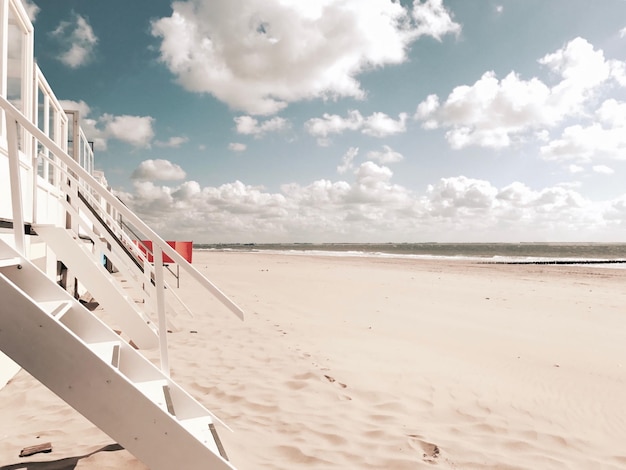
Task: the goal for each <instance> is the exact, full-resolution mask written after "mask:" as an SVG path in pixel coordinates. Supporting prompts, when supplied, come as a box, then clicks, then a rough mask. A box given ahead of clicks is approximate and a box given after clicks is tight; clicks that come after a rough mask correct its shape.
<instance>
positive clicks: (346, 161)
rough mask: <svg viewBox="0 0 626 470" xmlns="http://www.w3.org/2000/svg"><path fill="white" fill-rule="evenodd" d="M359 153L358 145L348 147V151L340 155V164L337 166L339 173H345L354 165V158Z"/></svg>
mask: <svg viewBox="0 0 626 470" xmlns="http://www.w3.org/2000/svg"><path fill="white" fill-rule="evenodd" d="M358 154H359V148H358V147H350V148H349V149H348V151H347V152H346V153H345V154H344V155H343V157H341V165H339V166H338V167H337V172H338V173H339V174H343V173H346V172H348V171H350V170H352V168H353V167H354V159H355V158H356V156H357V155H358Z"/></svg>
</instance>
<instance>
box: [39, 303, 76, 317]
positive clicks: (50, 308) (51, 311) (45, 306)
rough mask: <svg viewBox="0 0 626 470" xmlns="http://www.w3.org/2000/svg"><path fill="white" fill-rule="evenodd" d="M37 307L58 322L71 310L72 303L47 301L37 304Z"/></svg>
mask: <svg viewBox="0 0 626 470" xmlns="http://www.w3.org/2000/svg"><path fill="white" fill-rule="evenodd" d="M39 306H40V307H41V308H42V310H44V311H45V312H47V313H48V315H50V316H52V317H54V318H56V319H57V320H60V319H61V317H63V315H65V313H66V312H68V311H69V310H70V309H71V308H72V303H71V302H68V301H67V300H48V301H45V302H39Z"/></svg>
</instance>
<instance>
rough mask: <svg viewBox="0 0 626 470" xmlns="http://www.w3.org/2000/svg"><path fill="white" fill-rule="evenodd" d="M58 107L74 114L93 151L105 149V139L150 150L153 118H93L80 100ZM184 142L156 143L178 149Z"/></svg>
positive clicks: (110, 115)
mask: <svg viewBox="0 0 626 470" xmlns="http://www.w3.org/2000/svg"><path fill="white" fill-rule="evenodd" d="M59 104H60V105H61V107H62V108H63V110H64V111H78V115H79V119H80V126H81V128H82V129H83V132H84V133H85V136H86V137H87V139H88V140H89V141H91V142H94V148H95V149H96V150H100V151H104V150H106V149H107V142H108V140H109V139H117V140H120V141H122V142H126V143H127V144H130V145H132V146H134V147H144V148H145V147H150V144H151V142H152V139H153V137H154V130H153V129H152V124H153V123H154V118H152V117H150V116H128V115H121V116H115V115H112V114H106V113H105V114H103V115H101V116H100V117H98V118H93V117H91V113H92V110H91V108H90V106H89V105H88V104H87V103H85V102H84V101H82V100H81V101H73V100H60V101H59ZM185 142H187V138H186V137H172V138H170V139H169V140H167V141H166V142H157V143H156V144H157V145H158V146H160V147H178V146H180V145H182V144H183V143H185Z"/></svg>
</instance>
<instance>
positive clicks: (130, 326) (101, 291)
mask: <svg viewBox="0 0 626 470" xmlns="http://www.w3.org/2000/svg"><path fill="white" fill-rule="evenodd" d="M34 229H35V231H36V232H37V234H39V236H40V237H42V238H43V239H44V240H45V241H46V243H47V244H48V246H49V247H50V248H52V251H54V252H55V254H56V255H57V257H58V258H59V259H60V260H61V261H63V263H64V264H65V265H66V266H68V267H69V269H70V270H72V271H73V272H74V275H75V276H76V277H77V278H78V279H79V280H80V282H81V283H82V284H83V285H84V286H85V287H86V288H87V290H88V291H89V292H90V293H91V295H93V296H94V297H95V299H96V300H97V301H98V302H99V303H100V304H101V305H102V306H103V307H104V308H105V310H106V311H107V312H108V313H110V314H111V315H112V316H113V317H114V318H115V320H116V321H117V322H118V323H119V324H120V327H121V328H122V329H123V331H124V333H126V334H127V335H128V336H129V337H130V338H131V339H132V340H133V342H134V343H135V344H137V346H139V347H140V348H144V349H149V348H155V347H157V346H158V345H159V338H158V335H157V333H156V325H154V324H153V323H152V322H151V321H150V319H149V318H147V317H146V316H145V315H144V314H143V312H141V311H140V310H139V309H138V308H136V307H135V305H134V302H133V301H132V299H129V298H128V296H127V295H126V293H125V292H124V291H123V290H122V289H121V288H120V287H119V286H118V285H117V283H116V282H115V281H114V280H113V279H112V278H111V276H110V275H109V273H108V272H107V270H106V269H104V267H103V266H102V265H101V264H99V263H98V262H97V261H96V260H94V258H93V256H92V255H91V254H89V253H86V252H85V250H84V249H83V248H82V247H81V244H80V243H82V242H80V241H77V240H75V239H74V237H73V236H72V235H71V233H70V232H69V231H68V230H67V229H64V228H62V227H56V226H54V225H35V226H34Z"/></svg>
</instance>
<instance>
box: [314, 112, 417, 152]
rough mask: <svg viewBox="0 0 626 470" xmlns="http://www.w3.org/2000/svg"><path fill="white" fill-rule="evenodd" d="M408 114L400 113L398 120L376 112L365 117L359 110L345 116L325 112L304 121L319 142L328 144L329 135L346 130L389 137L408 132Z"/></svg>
mask: <svg viewBox="0 0 626 470" xmlns="http://www.w3.org/2000/svg"><path fill="white" fill-rule="evenodd" d="M407 119H408V114H406V113H400V115H399V116H398V119H397V120H394V119H393V118H391V117H389V116H388V115H387V114H385V113H380V112H376V113H373V114H371V115H370V116H368V117H363V116H362V115H361V113H360V112H359V111H356V110H352V111H348V115H347V116H346V117H345V118H344V117H341V116H339V115H337V114H328V113H324V115H323V116H322V117H321V118H313V119H309V120H308V121H307V122H305V123H304V126H305V128H306V130H307V132H308V133H309V134H310V135H312V136H313V137H316V138H317V139H318V144H320V145H322V146H324V145H328V144H329V142H330V140H329V136H330V135H332V134H342V133H343V132H345V131H359V130H360V131H361V132H362V133H363V134H366V135H370V136H372V137H378V138H382V137H388V136H390V135H394V134H400V133H403V132H406V122H407Z"/></svg>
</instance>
